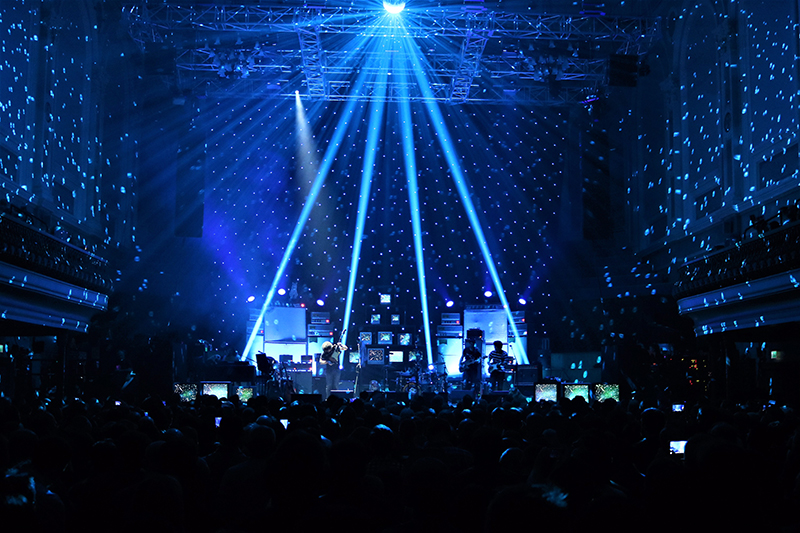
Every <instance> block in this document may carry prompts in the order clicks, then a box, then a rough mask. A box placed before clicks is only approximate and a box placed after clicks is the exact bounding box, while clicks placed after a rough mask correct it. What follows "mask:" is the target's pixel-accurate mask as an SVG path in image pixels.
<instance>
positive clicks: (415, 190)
mask: <svg viewBox="0 0 800 533" xmlns="http://www.w3.org/2000/svg"><path fill="white" fill-rule="evenodd" d="M404 86H405V85H404ZM411 124H412V122H411V105H410V104H409V102H408V99H407V98H402V99H401V100H400V128H401V131H402V135H403V153H404V154H405V165H406V179H407V181H408V205H409V208H410V210H411V228H412V230H413V234H414V255H415V257H416V258H417V279H418V281H419V296H420V303H421V304H422V326H423V331H424V333H425V350H426V352H427V354H428V366H429V367H430V365H432V364H433V348H432V346H433V345H432V343H431V320H430V315H429V313H428V291H427V283H426V282H425V258H424V250H423V246H422V222H421V220H420V209H419V184H418V183H417V161H416V157H415V155H414V153H415V152H414V132H413V130H412V127H411Z"/></svg>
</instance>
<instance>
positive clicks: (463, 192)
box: [404, 39, 528, 364]
mask: <svg viewBox="0 0 800 533" xmlns="http://www.w3.org/2000/svg"><path fill="white" fill-rule="evenodd" d="M404 44H405V46H406V50H407V52H408V53H407V56H408V58H409V59H410V61H411V66H412V70H413V72H414V76H415V77H416V78H417V83H418V85H419V88H420V90H421V91H422V94H423V96H424V97H425V101H426V107H427V111H428V115H429V116H430V118H431V123H432V124H433V127H434V129H435V130H436V134H437V138H438V140H439V144H440V146H441V147H442V151H443V152H444V157H445V160H446V161H447V166H448V167H449V168H450V173H451V174H452V178H453V182H454V184H455V186H456V189H457V191H458V195H459V196H460V198H461V203H462V204H463V206H464V210H465V211H466V215H467V219H468V220H469V223H470V226H471V227H472V232H473V233H474V234H475V238H476V239H477V241H478V246H479V247H480V249H481V254H482V255H483V260H484V263H485V265H486V268H487V269H488V270H489V276H490V277H491V280H492V283H493V285H494V288H495V289H496V290H497V295H498V297H499V298H500V303H501V305H502V306H503V309H505V311H506V315H507V316H508V320H509V323H510V325H511V331H512V333H513V339H514V342H517V341H518V340H519V339H520V335H519V330H518V329H517V325H516V323H514V321H513V317H512V316H511V308H510V306H509V305H508V300H507V299H506V296H505V292H504V290H503V284H502V282H501V281H500V274H499V273H498V272H497V266H496V264H495V261H494V258H493V257H492V252H491V251H490V250H489V244H488V241H487V239H486V236H485V235H484V233H483V227H482V226H481V223H480V221H479V220H478V215H477V210H476V208H475V204H474V203H473V201H472V195H471V192H470V189H469V186H468V184H467V183H466V182H467V178H466V176H465V175H464V172H463V171H462V169H461V165H460V162H459V160H458V158H457V156H456V153H457V150H456V149H455V146H454V144H453V141H452V139H451V138H450V132H449V131H447V128H446V126H445V123H446V122H445V120H444V116H443V115H442V111H441V109H439V106H438V104H437V103H436V98H434V95H433V90H432V89H431V87H430V83H429V81H428V79H427V77H426V75H425V69H424V68H423V67H422V62H421V60H420V55H421V53H420V51H419V48H418V47H417V45H416V43H415V42H414V41H413V40H411V39H407V40H405V41H404ZM519 362H521V363H523V364H528V358H527V355H525V354H524V353H523V354H521V355H520V357H519Z"/></svg>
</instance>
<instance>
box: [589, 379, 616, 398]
mask: <svg viewBox="0 0 800 533" xmlns="http://www.w3.org/2000/svg"><path fill="white" fill-rule="evenodd" d="M594 399H595V401H597V402H602V401H605V400H614V401H615V402H619V385H618V384H616V383H595V384H594Z"/></svg>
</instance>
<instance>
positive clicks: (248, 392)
mask: <svg viewBox="0 0 800 533" xmlns="http://www.w3.org/2000/svg"><path fill="white" fill-rule="evenodd" d="M236 396H238V397H239V401H240V402H242V403H244V402H246V401H247V400H249V399H250V398H252V397H253V396H255V394H254V393H253V387H238V388H237V389H236Z"/></svg>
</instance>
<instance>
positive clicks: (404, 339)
mask: <svg viewBox="0 0 800 533" xmlns="http://www.w3.org/2000/svg"><path fill="white" fill-rule="evenodd" d="M397 344H399V345H400V346H411V333H398V334H397Z"/></svg>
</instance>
